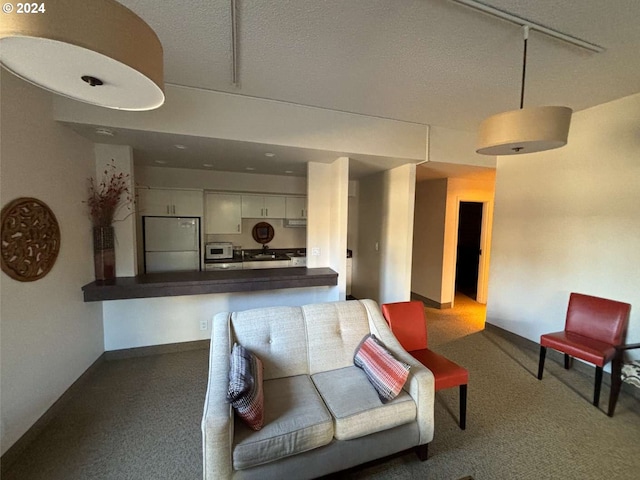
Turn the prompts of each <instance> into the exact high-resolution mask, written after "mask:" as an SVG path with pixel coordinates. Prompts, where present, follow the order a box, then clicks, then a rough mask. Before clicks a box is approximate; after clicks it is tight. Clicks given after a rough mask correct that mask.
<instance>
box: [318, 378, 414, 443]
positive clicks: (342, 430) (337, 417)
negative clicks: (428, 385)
mask: <svg viewBox="0 0 640 480" xmlns="http://www.w3.org/2000/svg"><path fill="white" fill-rule="evenodd" d="M311 378H312V380H313V383H315V385H316V387H317V388H318V391H319V392H320V395H321V396H322V398H323V400H324V402H325V404H326V405H327V407H328V408H329V411H330V412H331V414H332V415H333V422H334V436H335V437H336V439H337V440H350V439H353V438H358V437H362V436H364V435H369V434H370V433H374V432H379V431H381V430H387V429H389V428H392V427H395V426H398V425H403V424H405V423H409V422H411V421H414V420H415V419H416V404H415V402H414V401H413V399H412V398H411V396H410V395H409V394H408V393H407V392H405V391H404V390H403V391H402V392H400V394H399V395H398V396H397V397H396V398H395V399H393V400H392V401H391V402H389V403H386V404H383V403H381V402H380V399H379V398H378V395H377V393H376V391H375V389H374V388H373V386H372V385H371V384H370V383H369V381H368V380H367V376H366V375H365V374H364V372H363V371H362V370H360V369H359V368H357V367H354V366H351V367H345V368H341V369H338V370H330V371H327V372H322V373H316V374H315V375H313V376H312V377H311Z"/></svg>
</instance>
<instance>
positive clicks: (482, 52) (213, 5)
mask: <svg viewBox="0 0 640 480" xmlns="http://www.w3.org/2000/svg"><path fill="white" fill-rule="evenodd" d="M119 1H120V2H121V3H122V4H124V5H125V6H127V7H129V8H131V9H132V10H133V11H134V12H136V13H137V14H138V15H140V16H141V17H142V18H143V19H145V20H146V21H147V22H148V23H149V24H150V25H151V27H152V28H153V29H154V30H155V31H156V33H157V34H158V36H159V37H160V40H161V42H162V44H163V47H164V53H165V81H166V82H167V83H172V84H176V85H185V86H190V87H198V88H203V89H210V90H216V91H224V92H232V93H237V94H240V95H249V96H254V97H261V98H268V99H274V100H281V101H286V102H292V103H297V104H303V105H311V106H317V107H323V108H328V109H334V110H340V111H347V112H353V113H359V114H365V115H373V116H379V117H384V118H391V119H397V120H404V121H410V122H418V123H423V124H429V125H438V126H442V127H447V128H453V129H460V130H467V131H474V130H475V128H476V127H477V125H478V123H479V122H480V121H481V120H482V119H483V118H484V117H486V116H488V115H491V114H493V113H497V112H499V111H503V110H511V109H514V108H517V107H518V104H519V94H520V78H521V67H522V66H521V61H522V30H521V28H519V27H518V26H516V25H513V24H510V23H508V22H506V21H503V20H499V19H496V18H493V17H490V16H487V15H484V14H481V13H478V12H475V11H473V10H471V9H469V8H467V7H464V6H461V5H459V4H456V3H454V2H451V1H448V0H325V1H320V0H277V1H273V0H251V1H246V0H238V1H237V5H238V58H239V62H238V74H239V85H237V86H235V85H233V84H232V83H231V27H230V24H231V20H230V1H229V0H207V1H204V0H202V1H196V0H184V1H180V2H178V1H163V2H158V1H157V0H119ZM486 3H487V4H490V5H492V6H494V7H496V8H499V9H501V10H506V11H508V12H510V13H513V14H516V15H518V16H521V17H525V18H527V19H529V20H531V21H534V22H537V23H540V24H543V25H545V26H548V27H551V28H553V29H556V30H560V31H562V32H564V33H567V34H570V35H573V36H576V37H580V38H583V39H585V40H587V41H589V42H592V43H596V44H599V45H601V46H603V47H604V48H605V51H604V52H603V53H591V52H588V51H586V50H583V49H580V48H577V47H574V46H570V45H567V44H565V43H562V42H559V41H558V40H555V39H552V38H550V37H547V36H545V35H543V34H540V33H538V32H531V34H530V41H529V55H528V64H527V88H526V98H525V106H527V105H528V106H535V105H566V106H569V107H571V108H573V109H574V110H576V111H577V110H582V109H585V108H588V107H591V106H593V105H597V104H600V103H604V102H607V101H611V100H614V99H617V98H621V97H624V96H627V95H631V94H633V93H637V92H639V91H640V62H639V61H638V54H637V52H638V51H639V50H640V28H638V19H640V1H638V0H615V1H602V0H563V1H561V2H559V1H557V0H536V1H530V0H490V1H487V2H486Z"/></svg>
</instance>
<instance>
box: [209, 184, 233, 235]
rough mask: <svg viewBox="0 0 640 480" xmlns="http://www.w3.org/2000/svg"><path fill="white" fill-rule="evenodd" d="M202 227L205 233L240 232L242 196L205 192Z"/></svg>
mask: <svg viewBox="0 0 640 480" xmlns="http://www.w3.org/2000/svg"><path fill="white" fill-rule="evenodd" d="M204 229H205V233H206V234H216V233H217V234H221V233H225V234H226V233H242V196H241V195H238V194H233V193H207V194H205V220H204Z"/></svg>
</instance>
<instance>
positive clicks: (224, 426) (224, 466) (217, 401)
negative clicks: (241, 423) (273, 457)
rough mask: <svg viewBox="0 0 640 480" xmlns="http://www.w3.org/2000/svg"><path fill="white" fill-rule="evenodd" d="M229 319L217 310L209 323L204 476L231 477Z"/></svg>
mask: <svg viewBox="0 0 640 480" xmlns="http://www.w3.org/2000/svg"><path fill="white" fill-rule="evenodd" d="M229 319H230V314H229V313H228V312H224V313H219V314H217V315H216V316H215V317H214V318H213V322H212V327H211V330H212V331H211V346H210V351H209V380H208V384H207V395H206V397H205V402H204V414H203V417H202V425H201V427H202V456H203V477H204V479H205V480H214V479H220V478H231V475H232V471H233V458H232V449H233V410H232V408H231V405H230V404H229V403H228V402H227V398H226V395H227V390H228V389H229V367H230V360H229V356H230V353H231V348H232V344H231V330H230V322H229Z"/></svg>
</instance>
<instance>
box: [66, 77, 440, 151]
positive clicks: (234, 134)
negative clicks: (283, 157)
mask: <svg viewBox="0 0 640 480" xmlns="http://www.w3.org/2000/svg"><path fill="white" fill-rule="evenodd" d="M165 93H166V102H165V104H164V105H163V106H162V107H161V108H158V109H157V110H153V111H150V112H123V111H115V110H108V109H105V108H99V107H95V106H93V105H88V104H82V103H80V102H75V101H73V100H68V99H64V98H60V99H57V100H56V102H55V113H56V119H57V120H61V121H65V122H70V123H80V124H88V125H103V126H112V127H118V128H127V129H133V130H142V131H155V132H165V133H173V134H179V135H195V136H199V137H211V138H221V139H228V140H239V141H248V142H254V143H263V144H268V145H283V146H290V147H300V148H309V149H317V150H326V151H331V152H342V153H353V154H355V153H358V154H362V155H374V156H381V157H390V158H399V159H407V161H421V160H425V155H426V149H425V140H426V132H427V126H426V125H420V124H416V123H410V122H400V121H397V120H389V119H384V118H377V117H370V116H366V115H357V114H353V113H346V112H338V111H334V110H327V109H322V108H314V107H306V106H303V105H295V104H290V103H286V102H278V101H274V100H265V99H260V98H253V97H247V96H242V95H235V94H230V93H223V92H213V91H210V90H200V89H196V88H188V87H180V86H176V85H167V86H166V89H165Z"/></svg>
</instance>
